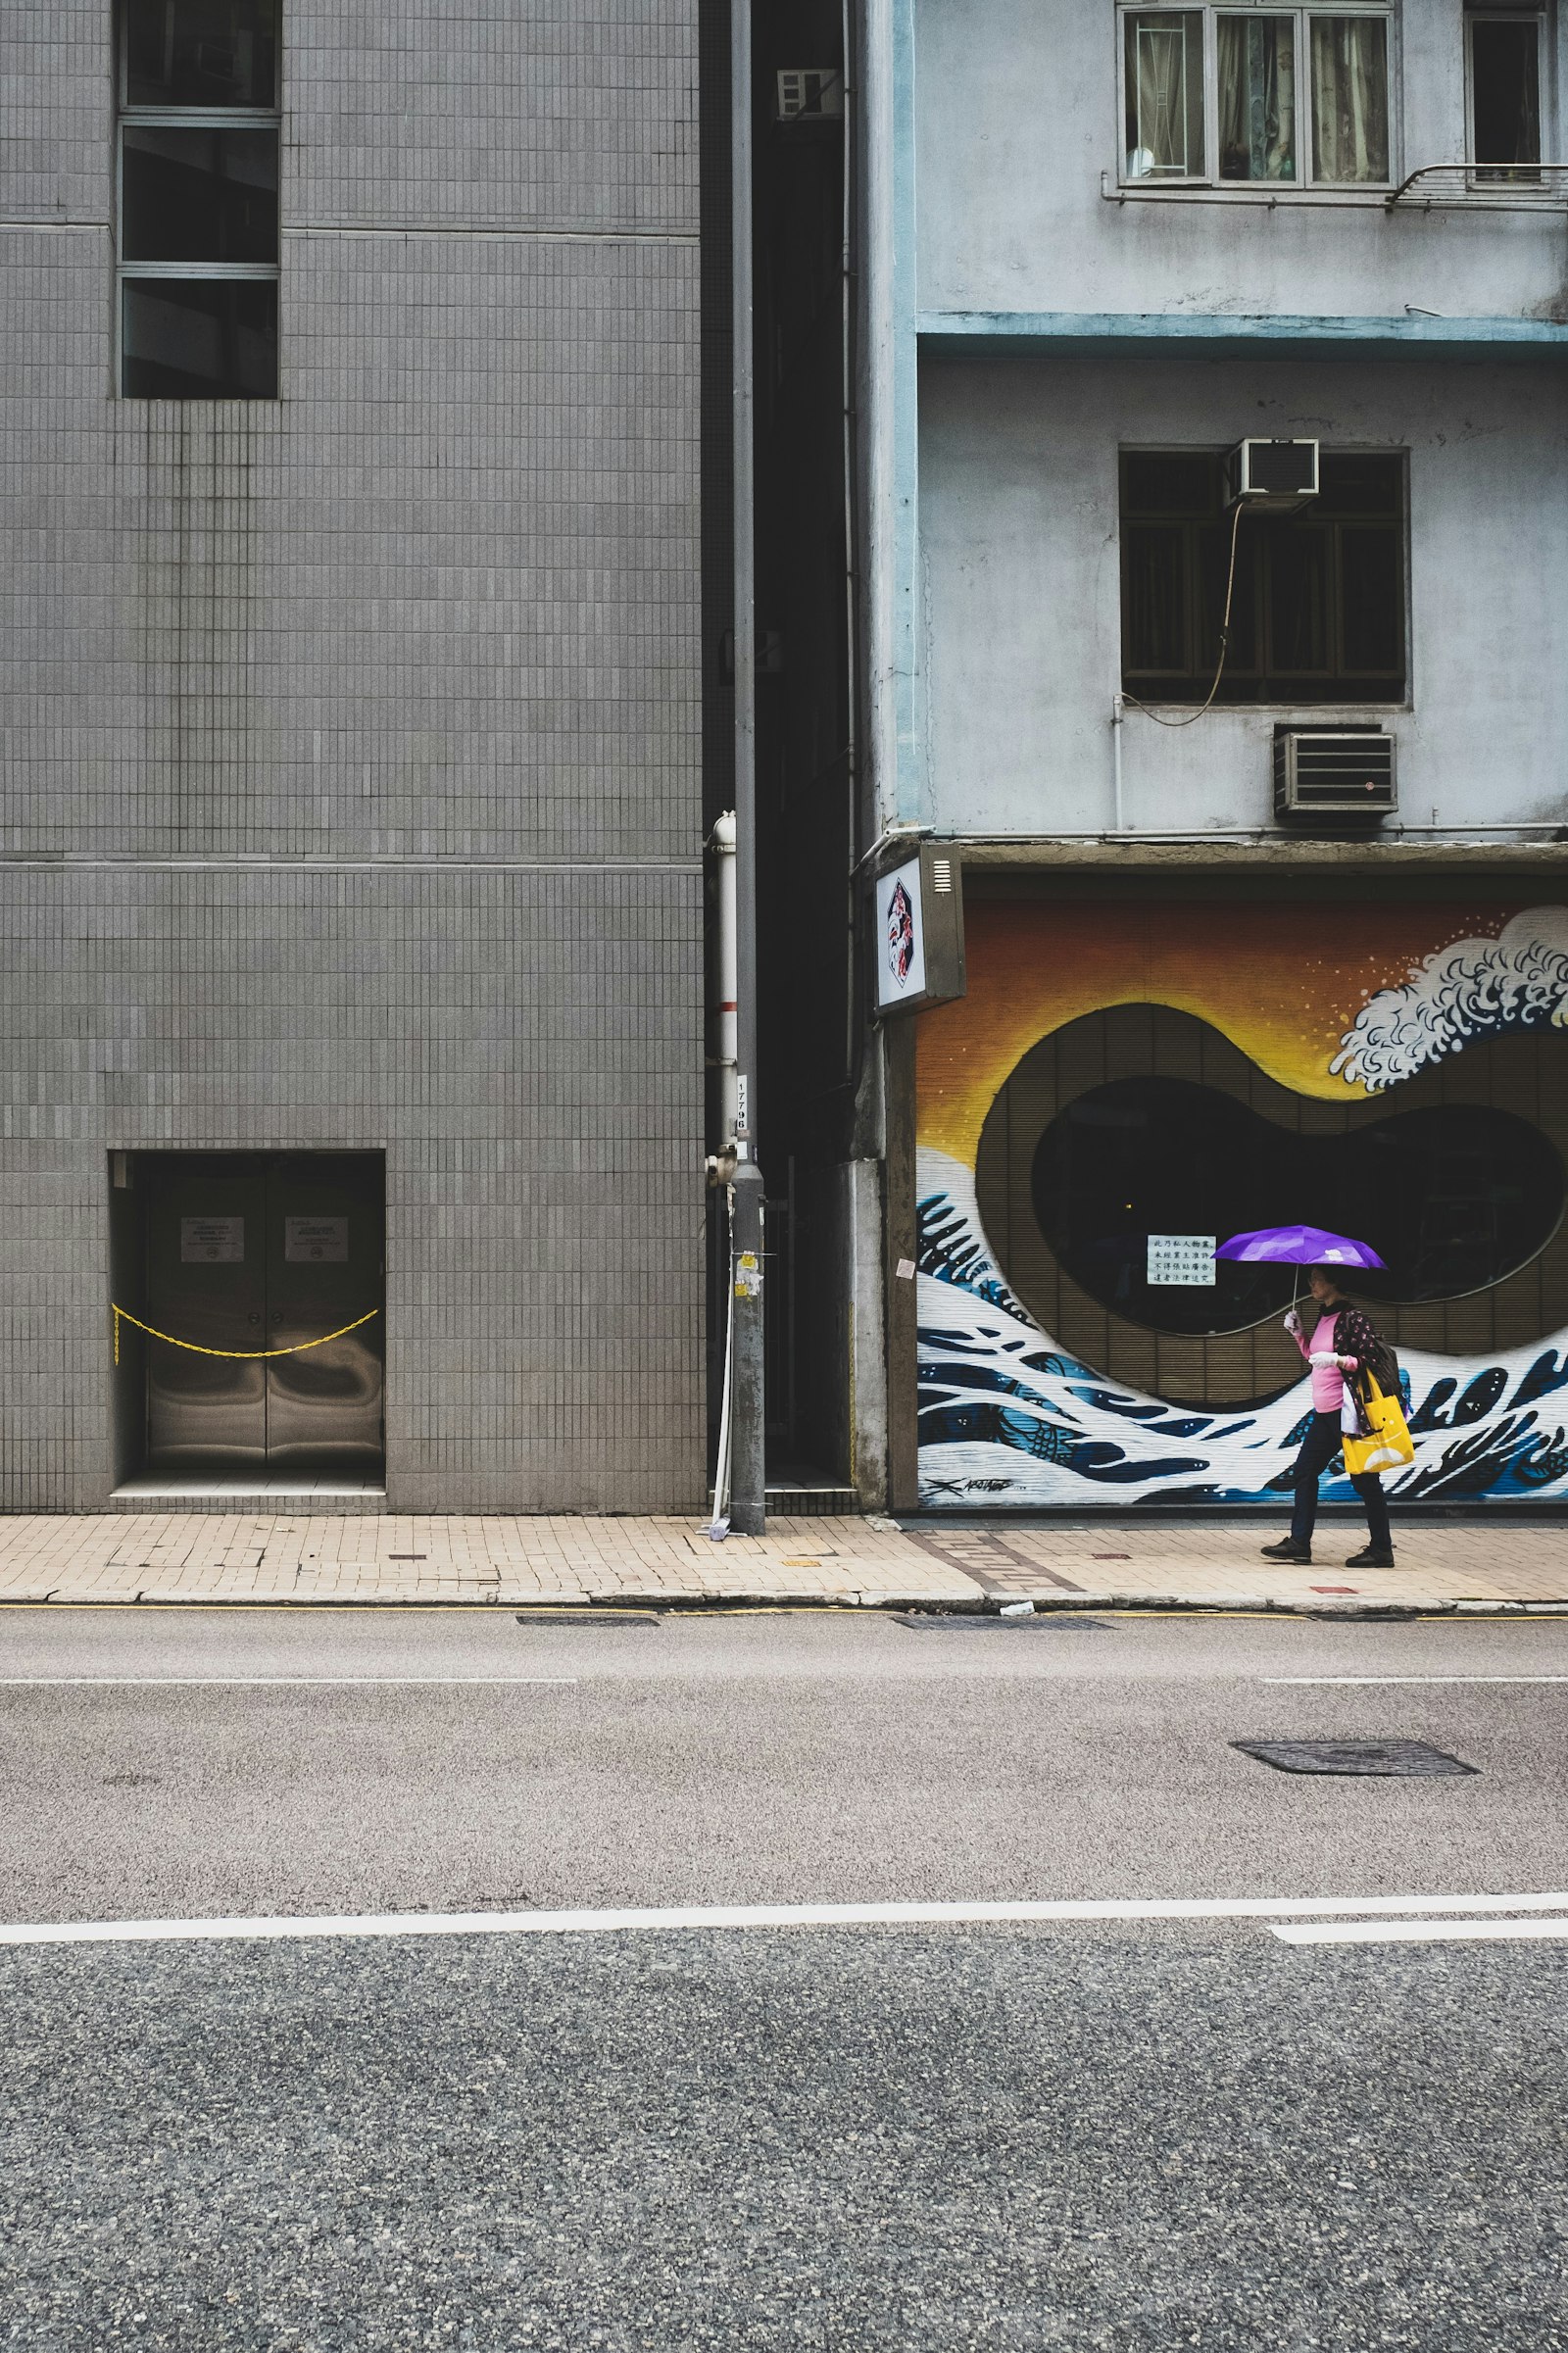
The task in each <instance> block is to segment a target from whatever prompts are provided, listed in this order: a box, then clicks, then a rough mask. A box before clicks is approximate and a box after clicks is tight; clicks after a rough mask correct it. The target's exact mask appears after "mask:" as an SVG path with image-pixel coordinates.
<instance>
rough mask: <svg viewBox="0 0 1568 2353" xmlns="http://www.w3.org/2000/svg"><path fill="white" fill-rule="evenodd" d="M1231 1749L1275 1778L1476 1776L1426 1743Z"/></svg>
mask: <svg viewBox="0 0 1568 2353" xmlns="http://www.w3.org/2000/svg"><path fill="white" fill-rule="evenodd" d="M1231 1746H1232V1747H1233V1748H1239V1749H1240V1750H1241V1752H1242V1754H1243V1755H1244V1756H1255V1757H1256V1758H1257V1760H1258V1762H1259V1764H1262V1765H1272V1766H1274V1768H1275V1769H1276V1771H1278V1772H1280V1773H1355V1774H1368V1773H1375V1774H1382V1775H1397V1776H1400V1777H1405V1778H1408V1779H1411V1780H1416V1781H1435V1780H1437V1779H1439V1778H1440V1777H1443V1776H1446V1775H1448V1774H1452V1773H1477V1772H1479V1771H1480V1767H1479V1766H1477V1765H1465V1764H1461V1763H1460V1761H1459V1759H1458V1758H1457V1757H1456V1756H1449V1755H1448V1754H1447V1753H1446V1750H1444V1749H1442V1748H1434V1747H1433V1746H1432V1745H1431V1743H1430V1741H1427V1740H1232V1742H1231Z"/></svg>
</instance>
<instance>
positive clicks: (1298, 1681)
mask: <svg viewBox="0 0 1568 2353" xmlns="http://www.w3.org/2000/svg"><path fill="white" fill-rule="evenodd" d="M1258 1680H1259V1681H1260V1682H1262V1683H1265V1684H1277V1685H1280V1686H1282V1687H1283V1686H1285V1685H1303V1684H1304V1685H1308V1686H1313V1687H1317V1688H1320V1689H1321V1688H1326V1687H1328V1686H1330V1685H1335V1684H1348V1685H1355V1686H1367V1685H1372V1684H1395V1683H1422V1684H1425V1683H1568V1675H1264V1676H1260V1677H1259V1679H1258Z"/></svg>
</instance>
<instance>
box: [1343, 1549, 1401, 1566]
mask: <svg viewBox="0 0 1568 2353" xmlns="http://www.w3.org/2000/svg"><path fill="white" fill-rule="evenodd" d="M1345 1565H1346V1567H1347V1568H1348V1569H1392V1568H1393V1566H1394V1546H1393V1545H1392V1544H1383V1545H1381V1546H1380V1545H1377V1544H1363V1545H1362V1547H1361V1549H1360V1551H1359V1552H1352V1553H1351V1554H1350V1557H1349V1559H1348V1561H1347V1562H1346V1564H1345Z"/></svg>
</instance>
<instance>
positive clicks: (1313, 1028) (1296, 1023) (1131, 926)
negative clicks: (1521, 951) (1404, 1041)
mask: <svg viewBox="0 0 1568 2353" xmlns="http://www.w3.org/2000/svg"><path fill="white" fill-rule="evenodd" d="M1517 911H1518V910H1517V909H1516V908H1515V907H1499V906H1495V905H1476V904H1473V903H1460V902H1457V901H1455V902H1452V903H1434V902H1424V903H1419V904H1413V905H1410V906H1404V907H1400V906H1390V905H1389V904H1388V903H1387V902H1380V903H1379V904H1378V905H1376V906H1371V905H1368V904H1366V903H1364V902H1361V901H1354V900H1350V901H1340V902H1335V901H1332V900H1331V901H1329V902H1327V903H1321V904H1320V903H1316V902H1309V901H1301V900H1291V901H1277V900H1276V901H1261V902H1259V901H1250V902H1248V901H1236V900H1229V899H1227V900H1210V901H1206V902H1203V901H1198V902H1195V901H1191V900H1188V901H1183V902H1181V903H1175V902H1172V903H1164V902H1154V903H1150V902H1133V901H1128V902H1124V903H1120V904H1111V905H1107V904H1106V903H1105V902H1104V901H1095V900H1030V901H1016V900H980V901H979V902H977V903H972V904H971V905H970V907H969V908H968V910H967V914H966V929H967V935H968V936H967V941H966V954H967V961H968V994H967V995H966V996H965V997H963V998H960V999H958V1000H956V1002H955V1003H954V1004H952V1005H942V1006H939V1007H938V1008H936V1009H935V1010H934V1011H932V1012H929V1013H926V1014H924V1015H922V1016H921V1020H920V1029H919V1082H918V1084H919V1132H920V1141H921V1143H922V1144H923V1145H926V1146H929V1147H932V1148H934V1149H935V1150H937V1151H939V1152H949V1153H951V1154H952V1155H953V1157H954V1158H955V1159H957V1160H960V1161H964V1162H966V1163H968V1164H970V1165H972V1164H973V1161H974V1156H975V1152H976V1150H977V1148H978V1145H979V1140H980V1130H981V1128H982V1127H983V1125H984V1123H985V1117H986V1113H987V1111H988V1110H989V1109H990V1107H991V1105H992V1103H993V1102H994V1101H995V1100H996V1097H997V1095H998V1093H999V1091H1000V1090H1001V1088H1002V1087H1003V1086H1004V1084H1005V1081H1006V1079H1007V1077H1008V1074H1009V1073H1010V1072H1011V1071H1012V1070H1013V1069H1014V1068H1015V1067H1016V1065H1017V1064H1018V1063H1019V1062H1020V1061H1021V1060H1022V1058H1023V1056H1024V1055H1025V1054H1027V1053H1028V1052H1029V1050H1030V1048H1031V1047H1033V1046H1034V1045H1035V1044H1036V1043H1037V1042H1038V1041H1039V1040H1040V1039H1041V1038H1043V1037H1046V1036H1048V1035H1049V1034H1050V1033H1051V1032H1052V1031H1053V1030H1056V1029H1060V1028H1061V1027H1062V1026H1063V1024H1064V1023H1066V1022H1069V1021H1074V1020H1076V1019H1078V1018H1079V1016H1080V1015H1082V1014H1085V1013H1093V1012H1099V1011H1102V1010H1103V1008H1104V1007H1106V1006H1107V1005H1171V1006H1173V1007H1175V1008H1176V1009H1177V1010H1178V1011H1180V1012H1185V1013H1193V1014H1196V1015H1197V1017H1198V1018H1199V1019H1200V1020H1202V1021H1207V1022H1209V1023H1210V1024H1211V1025H1212V1026H1213V1027H1214V1028H1215V1029H1217V1030H1219V1031H1220V1032H1221V1033H1222V1034H1223V1035H1224V1036H1226V1037H1228V1038H1229V1039H1231V1040H1232V1042H1233V1043H1234V1044H1235V1045H1237V1046H1239V1047H1240V1048H1241V1050H1242V1052H1243V1053H1244V1054H1247V1055H1249V1056H1250V1059H1251V1060H1252V1061H1254V1062H1255V1063H1256V1064H1257V1065H1258V1066H1259V1068H1260V1069H1262V1070H1265V1071H1267V1073H1268V1075H1269V1076H1270V1077H1271V1078H1274V1079H1277V1080H1278V1081H1279V1082H1280V1084H1281V1085H1282V1086H1286V1087H1291V1088H1294V1089H1295V1091H1296V1092H1297V1093H1298V1094H1300V1095H1315V1096H1319V1097H1321V1098H1323V1099H1325V1100H1327V1101H1335V1100H1339V1101H1343V1100H1344V1098H1345V1096H1346V1094H1347V1093H1349V1094H1351V1095H1354V1096H1357V1097H1365V1096H1367V1095H1370V1094H1371V1093H1373V1092H1374V1088H1373V1087H1372V1086H1371V1085H1368V1084H1367V1083H1365V1081H1364V1080H1363V1078H1362V1077H1361V1076H1360V1075H1359V1066H1358V1065H1356V1064H1354V1063H1353V1062H1352V1063H1351V1064H1350V1065H1349V1066H1347V1065H1346V1061H1345V1057H1344V1054H1343V1047H1344V1041H1345V1039H1346V1037H1347V1035H1348V1033H1349V1032H1350V1030H1351V1028H1352V1025H1353V1024H1354V1023H1355V1022H1356V1020H1357V1017H1358V1016H1360V1015H1362V1013H1363V1009H1364V1008H1366V1007H1367V1006H1368V1005H1371V1004H1372V1002H1373V1001H1374V1000H1375V999H1376V998H1377V997H1378V995H1379V993H1380V992H1383V991H1388V990H1389V989H1390V988H1391V985H1392V986H1393V987H1394V988H1395V989H1397V987H1398V984H1400V983H1401V982H1403V981H1405V980H1406V978H1407V976H1409V975H1412V974H1415V973H1416V972H1417V971H1418V970H1419V969H1420V968H1421V967H1422V966H1423V965H1424V964H1425V963H1426V962H1427V959H1429V958H1433V957H1436V956H1441V953H1442V951H1443V950H1445V949H1446V948H1448V947H1450V946H1452V945H1453V944H1454V943H1456V942H1462V941H1475V940H1478V939H1479V940H1484V941H1494V940H1496V939H1497V938H1498V935H1499V934H1501V933H1502V931H1503V928H1504V926H1505V925H1507V924H1508V922H1509V919H1510V917H1512V916H1514V915H1515V914H1516V913H1517ZM1548 911H1550V912H1553V913H1555V912H1557V911H1559V910H1548ZM1336 1060H1340V1062H1341V1065H1342V1066H1341V1067H1340V1068H1339V1069H1338V1070H1336V1069H1335V1068H1334V1064H1335V1062H1336Z"/></svg>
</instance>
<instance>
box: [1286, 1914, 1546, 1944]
mask: <svg viewBox="0 0 1568 2353" xmlns="http://www.w3.org/2000/svg"><path fill="white" fill-rule="evenodd" d="M1273 1933H1274V1935H1275V1936H1279V1937H1281V1938H1283V1940H1284V1941H1285V1943H1287V1944H1438V1943H1442V1942H1444V1941H1445V1940H1446V1939H1451V1938H1453V1937H1455V1936H1468V1937H1471V1938H1473V1939H1475V1940H1476V1941H1477V1942H1479V1941H1481V1940H1482V1939H1483V1938H1490V1937H1496V1936H1550V1937H1554V1938H1557V1937H1563V1936H1568V1918H1564V1919H1560V1920H1314V1921H1305V1922H1303V1923H1302V1924H1301V1925H1300V1926H1299V1927H1295V1928H1276V1929H1275V1930H1274V1932H1273Z"/></svg>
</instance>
